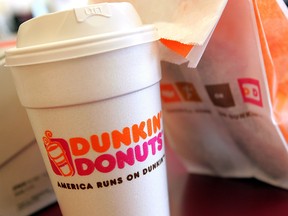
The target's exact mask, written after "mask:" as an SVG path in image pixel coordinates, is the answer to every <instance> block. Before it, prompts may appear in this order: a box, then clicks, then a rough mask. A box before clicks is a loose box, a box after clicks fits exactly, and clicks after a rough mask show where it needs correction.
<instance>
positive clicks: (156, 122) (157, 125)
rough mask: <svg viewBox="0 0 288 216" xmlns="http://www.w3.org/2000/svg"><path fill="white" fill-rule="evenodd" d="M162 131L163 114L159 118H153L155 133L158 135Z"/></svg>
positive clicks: (159, 114)
mask: <svg viewBox="0 0 288 216" xmlns="http://www.w3.org/2000/svg"><path fill="white" fill-rule="evenodd" d="M160 129H161V112H159V113H158V114H157V116H153V132H154V133H156V132H157V131H158V130H160Z"/></svg>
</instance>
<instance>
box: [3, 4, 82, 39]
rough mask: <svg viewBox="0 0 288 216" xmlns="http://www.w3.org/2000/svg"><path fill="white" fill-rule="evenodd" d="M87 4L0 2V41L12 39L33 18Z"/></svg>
mask: <svg viewBox="0 0 288 216" xmlns="http://www.w3.org/2000/svg"><path fill="white" fill-rule="evenodd" d="M86 4H88V0H21V1H19V0H0V40H5V39H9V38H11V37H12V36H13V35H15V33H16V32H17V30H18V27H19V25H20V24H21V23H22V22H24V21H26V20H29V19H31V18H33V17H37V16H41V15H44V14H46V13H51V12H56V11H60V10H65V9H69V8H73V7H80V6H84V5H86Z"/></svg>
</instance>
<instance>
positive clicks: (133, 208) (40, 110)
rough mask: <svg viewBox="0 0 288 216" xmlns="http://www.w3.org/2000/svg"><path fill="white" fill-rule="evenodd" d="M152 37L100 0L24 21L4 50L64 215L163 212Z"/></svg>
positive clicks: (130, 15)
mask: <svg viewBox="0 0 288 216" xmlns="http://www.w3.org/2000/svg"><path fill="white" fill-rule="evenodd" d="M158 39H159V38H158V35H157V31H156V29H155V27H154V26H153V25H143V24H142V22H141V19H140V18H139V16H138V14H137V12H136V11H135V9H134V8H133V6H132V5H131V4H129V3H101V4H94V5H88V6H86V7H83V8H76V9H72V10H66V11H61V12H57V13H53V14H48V15H44V16H41V17H37V18H34V19H31V20H29V21H27V22H25V23H24V24H22V25H21V27H20V28H19V32H18V35H17V47H16V48H13V49H10V50H8V51H7V52H6V66H7V67H9V68H10V69H11V71H12V74H13V77H14V81H15V84H16V89H17V93H18V96H19V98H20V101H21V103H22V105H23V106H24V107H25V108H26V111H27V113H28V116H29V119H30V122H31V124H32V127H33V130H34V133H35V136H36V138H37V142H38V145H39V148H40V151H41V154H42V157H43V160H44V162H45V165H46V168H47V171H48V174H49V177H50V180H51V183H52V185H53V188H54V190H55V193H56V196H57V199H58V202H59V205H60V208H61V211H62V213H63V215H69V216H70V215H119V216H121V215H125V216H127V215H143V216H144V215H145V216H146V215H157V216H166V215H169V205H168V192H167V177H166V162H165V148H164V134H163V133H164V130H163V116H162V112H161V99H160V90H159V81H160V79H161V72H160V63H159V58H158Z"/></svg>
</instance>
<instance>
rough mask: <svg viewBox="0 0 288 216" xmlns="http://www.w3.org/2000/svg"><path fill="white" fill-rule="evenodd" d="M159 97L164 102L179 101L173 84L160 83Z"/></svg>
mask: <svg viewBox="0 0 288 216" xmlns="http://www.w3.org/2000/svg"><path fill="white" fill-rule="evenodd" d="M160 89H161V98H162V101H163V102H164V103H173V102H180V101H181V98H180V96H179V95H178V92H177V90H176V88H175V86H174V85H173V84H161V85H160Z"/></svg>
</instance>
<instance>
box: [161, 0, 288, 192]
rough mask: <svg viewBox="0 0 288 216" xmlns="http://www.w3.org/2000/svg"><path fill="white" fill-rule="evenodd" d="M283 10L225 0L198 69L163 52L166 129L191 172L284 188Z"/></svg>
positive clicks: (287, 46)
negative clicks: (239, 178) (250, 179)
mask: <svg viewBox="0 0 288 216" xmlns="http://www.w3.org/2000/svg"><path fill="white" fill-rule="evenodd" d="M282 6H283V5H282ZM282 9H283V10H282ZM282 9H281V6H280V5H279V3H278V2H276V1H275V0H265V1H257V0H254V1H248V0H243V1H238V0H229V1H228V4H227V6H226V8H225V10H224V13H223V15H222V17H221V19H220V21H219V23H218V25H217V27H216V29H215V32H214V33H213V35H212V38H211V40H210V42H209V44H208V46H207V49H206V50H205V53H204V55H203V57H202V59H201V61H200V63H199V64H198V66H197V68H196V69H192V68H189V65H188V64H189V63H188V62H186V63H182V62H180V61H179V62H178V63H177V62H175V61H174V62H172V63H171V61H170V60H169V59H171V53H170V51H168V50H166V52H163V53H164V55H163V59H164V61H163V62H162V70H163V80H162V84H161V87H162V99H163V106H164V116H165V132H166V135H167V137H168V140H169V141H170V144H171V145H172V146H173V148H174V150H175V151H176V152H178V154H179V155H180V157H181V158H182V160H183V162H184V163H185V165H186V167H187V168H188V170H189V171H190V172H194V173H202V174H209V175H218V176H223V177H256V178H258V179H260V180H263V181H266V182H268V183H270V184H273V185H276V186H280V187H283V188H286V189H288V172H287V169H288V152H287V141H288V133H287V131H288V118H287V114H288V74H287V69H288V40H287V38H288V20H287V17H286V16H285V13H286V12H287V11H286V10H287V8H286V6H285V5H284V6H283V7H282ZM285 11H286V12H285ZM165 53H168V54H167V56H169V58H167V60H166V59H165ZM176 58H178V57H176V56H174V59H176ZM181 63H182V64H181Z"/></svg>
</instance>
